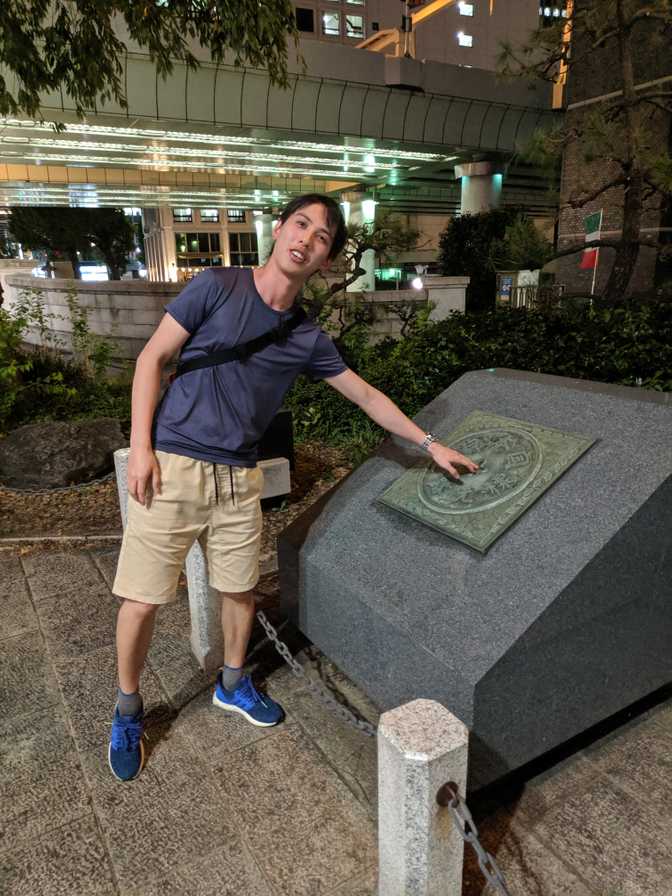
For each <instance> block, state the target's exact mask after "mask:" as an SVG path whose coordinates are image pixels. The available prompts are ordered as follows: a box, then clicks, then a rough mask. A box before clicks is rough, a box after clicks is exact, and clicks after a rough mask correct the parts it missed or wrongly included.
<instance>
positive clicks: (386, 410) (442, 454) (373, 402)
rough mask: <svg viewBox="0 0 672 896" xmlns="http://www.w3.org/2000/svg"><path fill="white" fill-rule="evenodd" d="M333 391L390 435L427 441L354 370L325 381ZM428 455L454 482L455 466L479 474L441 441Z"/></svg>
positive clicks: (434, 444)
mask: <svg viewBox="0 0 672 896" xmlns="http://www.w3.org/2000/svg"><path fill="white" fill-rule="evenodd" d="M325 382H327V383H329V385H330V386H332V387H333V388H334V389H336V390H337V391H338V392H340V393H341V395H344V396H345V397H346V398H348V399H349V400H350V401H352V402H354V404H356V405H358V406H359V407H360V408H361V409H362V410H363V411H364V413H365V414H367V416H369V417H370V418H371V419H372V420H373V421H374V423H377V424H378V425H379V426H382V427H383V429H386V430H387V431H388V432H391V433H394V435H396V436H400V437H401V438H402V439H407V440H408V441H409V442H412V443H413V444H414V445H418V446H421V445H422V444H423V442H424V441H425V437H426V436H427V433H426V432H424V430H422V429H420V427H419V426H417V425H416V424H415V423H414V422H413V421H412V420H410V419H409V418H408V417H407V416H406V414H404V413H403V412H402V411H400V410H399V408H398V407H397V406H396V404H395V403H394V402H393V401H391V400H390V399H389V398H388V397H387V395H384V394H383V393H382V392H380V391H379V390H378V389H374V387H373V386H370V385H369V384H368V383H367V382H366V380H363V379H362V378H361V377H360V376H357V374H356V373H353V371H352V370H345V371H343V373H339V374H338V376H332V377H328V378H326V379H325ZM427 450H428V453H429V454H431V456H432V459H433V460H434V462H435V463H436V464H437V466H439V467H441V468H442V469H444V470H446V472H447V473H449V474H450V476H452V477H453V479H459V478H460V474H459V472H458V470H457V469H456V467H458V466H459V467H463V468H464V469H465V470H467V472H469V473H476V472H477V471H478V464H475V463H474V462H473V461H472V460H469V458H468V457H465V456H464V454H460V452H459V451H453V449H452V448H448V446H447V445H442V444H441V443H440V442H438V441H433V442H432V443H431V444H430V445H429V447H428V449H427Z"/></svg>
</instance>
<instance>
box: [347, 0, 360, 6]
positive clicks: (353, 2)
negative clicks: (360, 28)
mask: <svg viewBox="0 0 672 896" xmlns="http://www.w3.org/2000/svg"><path fill="white" fill-rule="evenodd" d="M345 2H346V3H347V4H348V6H364V0H345Z"/></svg>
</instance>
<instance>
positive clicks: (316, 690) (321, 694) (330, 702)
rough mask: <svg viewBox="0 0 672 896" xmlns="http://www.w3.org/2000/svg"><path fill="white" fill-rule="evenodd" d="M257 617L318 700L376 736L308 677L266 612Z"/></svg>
mask: <svg viewBox="0 0 672 896" xmlns="http://www.w3.org/2000/svg"><path fill="white" fill-rule="evenodd" d="M257 619H258V620H259V622H260V623H261V626H262V628H263V629H264V631H265V632H266V635H267V636H268V639H269V640H270V641H271V642H272V643H273V646H274V647H275V649H276V650H277V651H278V653H279V654H280V656H281V657H282V658H283V659H284V660H285V662H286V663H287V665H288V666H289V668H290V669H291V670H292V674H293V675H294V676H295V677H296V678H298V679H300V680H301V681H304V682H305V683H306V684H307V685H308V687H309V688H310V690H311V692H312V693H313V694H314V695H315V696H316V697H317V699H318V700H320V701H321V702H322V703H323V704H324V705H325V706H327V707H328V708H329V709H331V710H333V712H335V713H336V714H337V715H339V716H340V717H341V718H342V719H343V721H345V722H347V723H348V724H349V725H352V726H353V727H354V728H356V729H357V730H358V731H361V732H363V733H364V734H366V735H367V737H375V736H376V729H375V727H374V726H373V725H372V724H371V723H370V722H367V721H366V720H365V719H358V718H357V716H356V715H354V713H352V712H351V711H350V710H349V709H347V708H346V707H345V706H343V704H342V703H339V702H338V700H337V699H336V698H335V697H334V696H333V695H332V694H330V693H329V692H328V691H327V690H325V689H324V688H322V687H320V685H319V684H317V682H315V681H313V680H312V678H310V677H309V676H308V675H307V674H306V672H305V671H304V668H303V666H302V665H301V663H299V662H297V661H296V660H295V659H294V657H293V656H292V654H291V651H290V649H289V647H287V645H286V644H285V643H283V641H281V640H280V638H279V637H278V633H277V631H276V630H275V628H273V625H272V624H271V623H270V622H269V620H268V619H267V618H266V614H265V613H264V612H262V611H261V610H259V611H258V612H257Z"/></svg>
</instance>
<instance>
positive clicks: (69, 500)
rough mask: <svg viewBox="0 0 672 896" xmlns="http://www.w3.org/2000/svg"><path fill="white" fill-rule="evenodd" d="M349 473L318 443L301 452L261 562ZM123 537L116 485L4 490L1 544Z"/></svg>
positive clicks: (267, 530) (271, 521) (267, 524)
mask: <svg viewBox="0 0 672 896" xmlns="http://www.w3.org/2000/svg"><path fill="white" fill-rule="evenodd" d="M349 470H350V467H349V466H348V464H347V460H346V458H345V457H344V454H343V452H342V451H340V450H339V449H336V448H330V447H328V446H326V445H323V444H321V443H316V442H307V443H303V444H301V445H297V446H296V469H295V470H294V471H293V473H292V492H291V495H289V496H288V498H287V499H286V500H285V501H283V503H282V504H281V505H280V506H279V507H273V508H269V509H268V510H266V511H265V512H264V530H263V535H262V546H261V555H262V560H263V559H264V558H269V557H270V556H271V555H272V554H273V553H274V552H275V540H276V537H277V535H278V533H279V532H281V531H282V530H283V529H284V528H285V527H286V526H288V525H289V523H291V522H292V521H293V520H294V519H295V518H296V517H297V516H299V515H300V514H301V513H302V512H303V510H305V508H306V507H309V506H310V505H311V504H312V503H314V502H315V501H316V500H317V499H318V498H319V497H320V495H322V494H324V492H325V491H327V490H328V489H330V488H331V487H332V486H333V485H334V484H335V483H336V482H338V481H339V480H340V479H342V478H343V477H344V476H345V475H346V474H347V473H348V472H349ZM68 535H71V536H72V535H76V536H89V535H96V536H100V535H121V517H120V515H119V498H118V495H117V486H116V482H115V481H114V480H111V481H109V482H105V483H102V484H100V485H92V486H88V487H87V488H84V489H80V490H72V491H67V492H53V493H51V494H39V495H31V494H28V493H20V494H17V493H15V492H9V491H7V490H5V489H3V488H2V486H0V538H38V537H41V538H44V537H63V536H68Z"/></svg>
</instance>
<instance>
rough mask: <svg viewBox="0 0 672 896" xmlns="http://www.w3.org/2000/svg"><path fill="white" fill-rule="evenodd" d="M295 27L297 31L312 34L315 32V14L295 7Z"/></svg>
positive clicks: (309, 10)
mask: <svg viewBox="0 0 672 896" xmlns="http://www.w3.org/2000/svg"><path fill="white" fill-rule="evenodd" d="M296 27H297V28H298V29H299V31H303V32H304V33H306V32H307V33H308V34H312V33H313V32H314V31H315V13H314V12H313V10H312V9H304V8H303V7H301V6H297V7H296Z"/></svg>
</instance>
